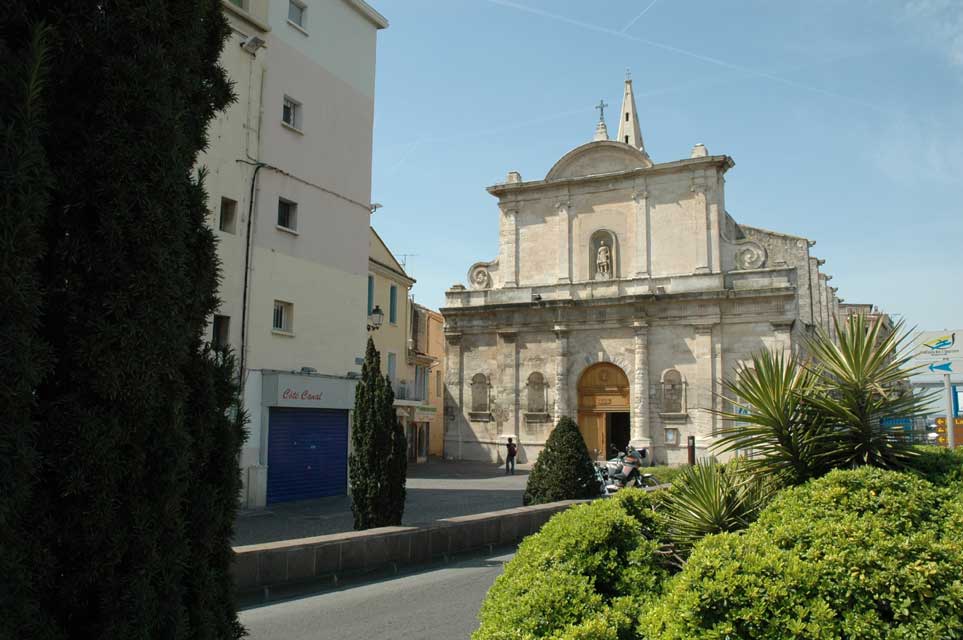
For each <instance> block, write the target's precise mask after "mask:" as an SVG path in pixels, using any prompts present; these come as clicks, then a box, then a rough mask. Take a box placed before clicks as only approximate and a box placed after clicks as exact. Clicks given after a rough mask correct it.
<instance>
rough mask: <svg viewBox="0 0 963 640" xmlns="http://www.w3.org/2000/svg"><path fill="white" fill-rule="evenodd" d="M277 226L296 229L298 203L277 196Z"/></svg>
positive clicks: (289, 229) (290, 229) (291, 229)
mask: <svg viewBox="0 0 963 640" xmlns="http://www.w3.org/2000/svg"><path fill="white" fill-rule="evenodd" d="M278 226H279V227H281V228H282V229H287V230H288V231H297V228H298V203H296V202H291V201H290V200H285V199H284V198H278Z"/></svg>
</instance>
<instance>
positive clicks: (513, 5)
mask: <svg viewBox="0 0 963 640" xmlns="http://www.w3.org/2000/svg"><path fill="white" fill-rule="evenodd" d="M488 2H490V3H491V4H495V5H498V6H502V7H508V8H510V9H516V10H518V11H523V12H525V13H531V14H533V15H537V16H541V17H543V18H548V19H549V20H556V21H558V22H564V23H566V24H570V25H573V26H576V27H582V28H583V29H588V30H590V31H596V32H598V33H605V34H608V35H611V36H615V37H617V38H624V39H626V40H631V41H633V42H640V43H642V44H645V45H648V46H650V47H655V48H657V49H662V50H664V51H670V52H672V53H677V54H679V55H683V56H686V57H689V58H694V59H696V60H701V61H703V62H708V63H710V64H714V65H717V66H720V67H724V68H726V69H732V70H733V71H738V72H740V73H745V74H748V75H751V76H755V77H757V78H765V79H767V80H771V81H773V82H778V83H780V84H784V85H787V86H790V87H795V88H797V89H803V90H805V91H811V92H813V93H820V94H822V95H825V96H829V97H831V98H837V99H839V100H845V101H847V102H851V103H853V104H858V105H860V106H862V107H865V108H867V109H870V110H872V111H876V112H877V113H885V114H888V115H894V114H896V112H894V111H891V110H889V109H883V108H881V107H879V106H877V105H875V104H872V103H871V102H865V101H863V100H859V99H857V98H852V97H850V96H845V95H842V94H839V93H834V92H832V91H828V90H826V89H821V88H819V87H813V86H810V85H807V84H803V83H801V82H796V81H795V80H789V79H788V78H781V77H779V76H775V75H773V74H771V73H766V72H765V71H758V70H756V69H750V68H748V67H743V66H740V65H737V64H733V63H731V62H726V61H725V60H720V59H719V58H713V57H711V56H706V55H702V54H701V53H696V52H694V51H688V50H686V49H680V48H679V47H674V46H672V45H670V44H665V43H662V42H656V41H655V40H649V39H647V38H639V37H637V36H633V35H630V34H628V33H624V32H623V31H616V30H615V29H609V28H608V27H603V26H600V25H597V24H592V23H590V22H583V21H581V20H574V19H572V18H567V17H565V16H561V15H558V14H557V13H550V12H548V11H543V10H541V9H535V8H533V7H527V6H525V5H522V4H518V3H517V2H512V1H511V0H488Z"/></svg>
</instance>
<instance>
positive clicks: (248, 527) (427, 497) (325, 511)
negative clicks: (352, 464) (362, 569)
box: [233, 461, 530, 545]
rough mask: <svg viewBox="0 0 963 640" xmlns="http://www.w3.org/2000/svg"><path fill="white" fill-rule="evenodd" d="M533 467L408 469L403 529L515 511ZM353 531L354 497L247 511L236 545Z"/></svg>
mask: <svg viewBox="0 0 963 640" xmlns="http://www.w3.org/2000/svg"><path fill="white" fill-rule="evenodd" d="M529 468H530V465H519V466H518V469H517V472H516V474H515V475H513V476H506V475H505V469H504V467H502V466H500V465H497V464H487V463H480V462H448V461H433V462H430V463H428V464H417V465H412V466H411V467H409V473H408V480H407V500H406V501H405V514H404V519H403V520H402V524H405V525H418V524H426V523H429V522H434V521H435V520H438V519H441V518H452V517H455V516H466V515H471V514H474V513H484V512H487V511H498V510H500V509H511V508H513V507H520V506H521V505H522V494H523V493H524V492H525V483H526V481H527V480H528V470H529ZM353 529H354V518H353V516H352V515H351V498H349V497H348V496H336V497H332V498H320V499H318V500H306V501H303V502H287V503H282V504H275V505H270V506H269V507H268V508H266V509H256V510H245V511H242V512H241V513H240V514H238V518H237V520H236V522H235V525H234V540H233V542H234V544H235V545H247V544H259V543H263V542H274V541H276V540H290V539H293V538H308V537H311V536H321V535H326V534H330V533H342V532H345V531H352V530H353Z"/></svg>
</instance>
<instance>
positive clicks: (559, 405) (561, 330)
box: [554, 324, 577, 422]
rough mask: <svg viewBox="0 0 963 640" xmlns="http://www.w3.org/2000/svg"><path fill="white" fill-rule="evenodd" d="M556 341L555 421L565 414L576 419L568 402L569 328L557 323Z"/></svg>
mask: <svg viewBox="0 0 963 640" xmlns="http://www.w3.org/2000/svg"><path fill="white" fill-rule="evenodd" d="M555 342H556V344H558V354H557V355H556V358H555V416H554V418H555V422H558V421H559V419H561V418H562V417H563V416H569V417H570V418H573V419H576V418H577V416H573V415H572V414H571V410H570V408H569V402H568V329H566V328H565V327H564V326H563V325H558V324H557V325H555Z"/></svg>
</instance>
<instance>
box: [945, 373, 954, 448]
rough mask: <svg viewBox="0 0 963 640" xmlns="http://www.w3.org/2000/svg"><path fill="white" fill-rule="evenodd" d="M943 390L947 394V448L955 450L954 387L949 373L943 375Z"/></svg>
mask: <svg viewBox="0 0 963 640" xmlns="http://www.w3.org/2000/svg"><path fill="white" fill-rule="evenodd" d="M943 390H944V391H945V392H946V394H945V395H946V397H945V400H946V446H947V447H948V448H949V449H950V450H953V448H954V447H956V433H955V431H956V420H955V418H956V416H954V415H953V385H952V384H950V374H949V373H944V374H943Z"/></svg>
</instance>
